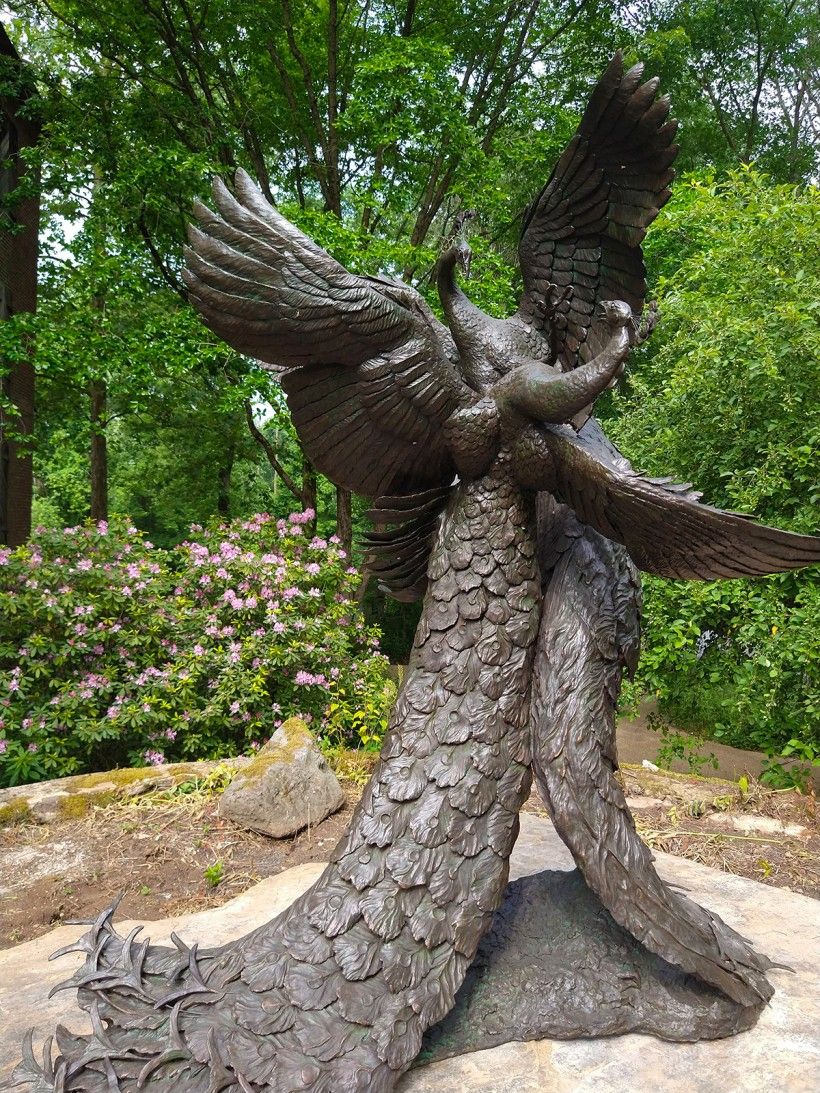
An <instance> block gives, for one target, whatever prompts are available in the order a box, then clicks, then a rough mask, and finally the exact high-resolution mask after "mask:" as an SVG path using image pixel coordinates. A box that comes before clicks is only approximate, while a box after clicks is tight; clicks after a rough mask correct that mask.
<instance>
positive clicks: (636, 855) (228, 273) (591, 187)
mask: <svg viewBox="0 0 820 1093" xmlns="http://www.w3.org/2000/svg"><path fill="white" fill-rule="evenodd" d="M641 78H642V70H641V67H640V66H636V67H635V68H632V69H630V70H629V71H627V72H624V69H623V64H622V60H621V57H620V55H616V56H615V58H614V59H613V61H612V62H611V64H610V65H609V67H608V69H607V71H606V72H605V74H604V76H603V77H602V79H601V80H600V82H599V84H598V86H597V87H596V88H595V90H594V92H593V94H592V97H591V99H590V101H589V104H588V106H587V108H586V111H585V113H584V116H583V119H582V121H581V123H580V126H579V128H578V130H577V132H576V134H575V136H574V137H573V139H572V141H571V142H570V144H569V145H568V146H567V148H566V150H565V151H564V153H563V155H562V156H561V158H560V159H559V161H558V164H557V166H556V167H555V170H554V171H553V173H552V176H551V178H550V180H549V182H548V183H547V184H546V186H545V187H544V189H543V190H542V191H541V193H540V194H539V195H538V196H537V198H536V199H535V201H534V202H533V204H532V206H531V207H530V209H529V210H528V212H527V214H526V216H525V218H524V225H523V232H522V235H521V241H520V247H519V256H520V262H521V272H522V275H523V283H524V293H523V296H522V298H521V301H520V304H519V308H518V311H517V312H516V313H515V315H514V316H512V318H510V319H507V320H498V319H493V318H490V317H489V316H487V315H485V314H484V313H482V312H481V311H480V310H479V309H478V308H476V307H475V306H474V305H473V304H472V303H471V302H470V301H469V299H468V298H467V296H466V295H465V294H464V292H463V291H462V290H461V288H460V287H459V285H458V281H457V269H458V268H459V267H460V268H461V269H462V270H463V269H465V268H466V267H467V265H468V263H469V258H470V252H469V247H468V245H467V243H466V241H465V240H464V239H459V240H457V241H456V242H455V243H454V245H453V246H452V247H451V248H450V249H449V250H448V251H447V252H446V253H445V254H444V255H443V257H442V259H441V262H440V266H439V271H438V287H439V292H440V295H441V302H442V306H443V309H444V313H445V317H446V319H447V323H448V326H449V329H448V327H447V326H445V325H443V324H442V323H441V322H439V321H438V319H437V318H436V317H435V316H434V314H433V313H432V312H431V310H430V308H429V307H428V306H427V304H426V303H425V302H424V300H423V299H422V297H421V296H420V295H419V294H418V293H417V292H416V291H415V290H414V289H412V288H411V287H409V286H408V285H406V284H403V283H399V282H393V281H391V280H388V279H381V278H373V277H363V276H356V275H353V274H351V273H349V272H348V271H347V270H345V269H344V268H343V267H342V266H341V265H339V264H338V263H337V262H335V261H334V260H333V259H332V258H331V257H330V256H329V255H328V254H326V253H325V252H324V251H323V250H321V249H320V248H319V247H318V246H316V245H315V244H314V243H313V242H312V241H311V240H309V239H308V238H306V237H305V236H304V235H303V234H302V233H301V232H299V231H298V230H297V229H296V228H295V227H294V226H293V225H292V224H290V223H289V222H288V221H287V220H285V219H284V218H283V217H282V216H281V215H280V214H279V213H278V212H277V211H276V210H275V209H273V208H272V207H271V206H270V205H269V204H268V203H267V202H266V200H265V199H264V198H263V196H262V195H261V193H260V192H259V191H258V190H257V188H256V187H255V186H254V184H253V183H252V182H251V180H250V179H249V178H248V177H247V175H245V174H244V173H242V172H239V174H238V175H237V177H236V193H235V195H234V194H232V193H230V192H229V191H228V189H227V188H226V187H225V186H224V185H223V184H222V183H221V182H217V183H216V184H215V186H214V202H215V209H214V210H213V211H212V210H210V209H208V208H205V207H204V206H201V205H199V206H197V208H196V213H197V218H198V220H199V226H198V227H192V228H191V232H190V247H189V248H188V250H187V251H186V264H187V268H186V273H185V279H186V283H187V285H188V289H189V291H190V296H191V299H192V300H193V302H194V304H195V305H196V307H197V308H198V309H199V311H200V313H201V315H202V318H203V319H204V321H205V322H206V323H207V325H208V326H209V327H210V328H211V330H213V331H214V332H215V333H216V334H218V335H219V336H220V337H221V338H223V339H224V340H225V341H227V342H228V343H230V344H231V345H232V346H233V347H234V348H235V349H237V350H239V351H240V352H242V353H246V354H248V355H250V356H252V357H255V358H257V359H259V360H261V361H263V362H267V364H269V365H270V366H272V367H274V368H276V369H279V370H281V372H282V385H283V387H284V390H285V392H286V394H287V398H288V402H289V405H290V409H291V412H292V415H293V420H294V423H295V426H296V430H297V432H298V434H299V437H300V440H301V442H302V444H303V446H304V448H305V451H306V452H307V454H308V456H309V457H310V459H311V460H312V462H313V463H314V464H315V466H316V467H317V468H318V469H319V470H320V471H322V472H323V473H324V474H326V475H327V476H328V477H329V478H330V479H331V480H332V481H334V482H335V483H337V484H338V485H340V486H343V487H345V488H347V489H350V490H354V491H356V492H357V493H360V494H363V495H365V496H368V497H370V498H373V499H374V505H373V509H372V513H371V516H372V519H373V523H374V531H373V532H372V534H371V535H370V537H369V541H368V543H369V565H370V567H371V570H372V571H373V572H374V573H376V574H377V576H378V578H379V579H380V581H381V582H382V583H383V584H384V585H385V586H386V587H387V588H388V589H389V590H391V591H392V592H393V594H394V595H396V596H398V597H401V598H404V599H413V598H417V597H420V596H422V595H423V596H424V606H423V610H422V615H421V620H420V622H419V626H418V630H417V632H416V636H415V642H414V645H413V650H412V654H411V657H410V664H409V668H408V671H407V674H406V677H405V680H404V684H403V686H402V688H401V691H400V693H399V696H398V698H397V701H396V704H395V708H394V710H393V713H392V717H391V720H390V726H389V731H388V734H387V736H386V738H385V741H384V746H383V748H382V752H381V759H380V763H379V765H378V767H377V769H376V771H375V773H374V774H373V777H372V779H371V780H370V783H369V784H368V786H367V788H366V789H365V792H364V795H363V797H362V799H361V801H360V803H359V805H358V807H357V809H356V811H355V815H354V817H353V819H352V821H351V825H350V829H349V831H348V833H347V834H346V836H345V837H344V838H343V840H342V841H341V843H340V844H339V846H338V847H337V848H336V851H335V853H334V855H333V860H332V862H331V864H330V865H329V866H328V867H327V869H326V870H325V871H324V873H323V875H322V876H321V877H320V879H319V880H318V881H317V882H316V883H315V884H314V885H313V887H312V888H311V889H310V890H309V891H308V892H307V893H306V894H305V895H304V896H302V897H301V898H300V899H298V900H297V901H296V902H295V903H294V904H293V905H292V906H291V907H290V908H289V909H288V910H287V911H285V912H283V913H282V914H280V915H279V916H277V917H276V918H274V919H273V920H272V921H271V922H269V923H267V924H266V925H264V926H262V927H261V928H259V929H257V930H256V931H254V932H253V933H251V934H250V935H248V936H247V937H244V938H242V939H240V940H239V941H237V942H235V943H233V944H231V945H228V946H226V947H224V948H222V949H216V950H209V951H206V952H203V953H199V952H198V950H197V947H196V945H190V946H189V945H187V944H186V943H184V942H183V941H181V940H179V939H176V942H175V944H176V949H175V950H168V949H164V948H159V947H154V946H150V945H149V944H148V942H147V941H145V942H140V941H139V940H138V936H137V933H136V931H135V932H134V933H133V934H131V935H129V936H128V937H125V938H123V937H120V936H119V935H118V934H117V933H116V931H115V930H114V928H113V925H112V916H113V909H108V910H107V911H104V912H102V914H101V915H100V917H99V919H98V920H97V921H96V922H94V923H92V924H90V930H89V932H88V933H86V934H85V936H84V937H83V938H82V939H81V940H80V941H79V942H78V945H77V948H79V949H80V950H81V951H83V952H85V953H86V962H85V965H84V966H83V967H82V968H81V969H80V970H79V971H78V972H77V973H76V974H75V975H74V976H73V977H72V978H71V980H69V981H68V983H67V984H65V986H70V987H76V988H78V989H79V994H80V1001H81V1004H82V1005H83V1007H84V1008H85V1009H86V1010H87V1011H88V1012H89V1013H90V1015H91V1020H92V1026H93V1031H92V1033H91V1034H89V1035H86V1036H75V1035H73V1034H71V1033H69V1032H67V1031H66V1030H64V1029H59V1030H58V1031H57V1047H58V1053H57V1055H56V1058H52V1047H51V1043H50V1042H49V1043H47V1045H46V1049H45V1053H44V1057H43V1062H42V1063H39V1062H38V1061H36V1060H35V1056H34V1054H33V1051H32V1046H31V1042H29V1043H28V1044H27V1045H26V1048H25V1057H24V1061H23V1063H22V1064H21V1065H20V1067H18V1069H17V1071H16V1072H15V1077H16V1079H17V1080H18V1081H19V1082H20V1083H24V1082H28V1083H30V1085H31V1086H32V1087H33V1088H34V1089H35V1090H37V1091H46V1090H58V1091H61V1093H75V1091H80V1090H83V1091H89V1093H92V1091H93V1093H97V1091H108V1090H123V1091H129V1093H130V1091H132V1090H136V1089H143V1088H148V1089H157V1090H163V1091H171V1090H178V1089H184V1090H187V1091H191V1093H219V1091H221V1090H228V1091H231V1093H239V1091H240V1090H241V1091H243V1093H256V1091H261V1090H265V1091H271V1093H296V1091H300V1090H311V1091H313V1093H353V1091H369V1093H386V1091H388V1090H392V1089H394V1087H395V1086H396V1083H397V1081H398V1079H399V1077H400V1075H401V1074H402V1073H403V1072H404V1071H405V1070H406V1069H407V1068H408V1067H409V1066H410V1064H411V1063H412V1062H413V1060H414V1058H415V1057H416V1055H417V1054H418V1052H419V1050H420V1047H421V1044H422V1037H423V1036H424V1033H425V1030H427V1029H428V1028H429V1027H430V1026H432V1025H434V1024H436V1022H439V1021H441V1019H442V1018H444V1017H445V1015H446V1014H447V1013H448V1011H450V1009H451V1007H452V1006H453V1004H454V999H455V996H456V992H457V991H458V989H459V986H460V985H461V983H462V981H463V980H464V978H465V975H466V974H467V972H468V969H469V967H470V964H471V962H472V961H473V959H474V957H475V954H476V952H477V949H478V946H479V943H480V941H481V939H482V937H483V936H484V935H485V933H486V932H487V931H488V929H489V928H490V926H491V924H492V922H493V916H494V913H495V912H496V911H497V909H498V908H499V906H500V904H501V902H502V897H503V894H504V891H505V887H506V884H507V879H508V863H509V857H510V852H511V850H512V848H513V844H514V843H515V839H516V835H517V833H518V827H519V819H518V813H519V810H520V808H521V806H522V804H523V803H524V801H525V800H526V798H527V796H528V794H529V792H530V787H531V781H532V775H533V772H534V774H535V777H536V779H537V782H538V786H539V788H540V790H541V793H542V795H543V796H544V800H545V803H546V805H547V807H548V809H549V810H550V813H551V815H552V817H553V819H554V822H555V826H556V828H557V830H558V832H559V833H560V835H561V836H562V838H563V839H564V840H565V842H566V843H567V845H568V846H569V848H570V850H571V851H572V853H573V855H574V857H575V860H576V862H577V864H578V867H579V869H580V871H581V872H582V874H583V877H584V878H585V880H586V883H587V885H588V886H589V888H590V889H592V891H593V892H594V893H595V894H596V895H597V897H598V898H599V899H600V901H601V902H602V903H603V904H604V906H605V907H606V908H607V909H608V911H609V912H610V914H611V916H612V917H613V918H614V919H615V920H616V922H617V923H619V924H620V925H621V926H622V927H624V928H625V930H627V931H629V932H630V933H631V934H632V935H633V936H634V937H635V938H637V939H638V940H639V941H640V942H642V943H643V945H644V946H645V947H646V948H648V949H649V950H651V951H652V952H653V953H656V954H658V955H659V956H661V957H663V958H664V960H666V961H668V962H669V963H670V964H674V965H676V966H677V967H679V968H681V969H683V971H684V972H686V973H689V974H690V975H693V976H695V977H697V978H698V979H699V980H701V981H702V982H704V983H705V984H708V985H710V986H711V987H712V988H716V990H717V991H718V992H722V994H723V995H725V996H728V999H731V1000H733V1002H734V1003H735V1004H737V1005H738V1006H740V1007H756V1006H758V1007H759V1006H760V1005H761V1004H762V1003H764V1002H765V1001H766V1000H767V999H768V998H769V997H770V996H771V993H772V988H771V986H770V984H769V982H768V980H767V978H766V971H767V969H768V968H769V967H770V966H771V965H770V964H769V962H768V961H767V960H766V958H765V957H762V956H759V955H758V954H756V953H755V952H754V951H753V949H752V948H751V946H750V944H749V943H748V942H747V941H746V940H745V939H744V938H742V937H740V936H739V935H738V934H736V933H735V932H734V931H733V930H732V929H730V928H729V927H728V926H727V925H726V924H725V923H723V922H722V921H721V920H720V919H719V918H718V917H717V916H716V915H714V914H712V913H710V912H709V911H707V910H704V909H703V908H701V907H699V906H698V905H697V904H695V903H693V902H692V901H691V900H689V899H688V898H687V897H686V896H685V895H683V894H682V893H681V892H679V891H677V890H673V889H671V888H670V887H668V886H667V885H666V884H665V883H664V882H662V881H661V880H660V878H659V877H658V875H657V873H656V872H655V870H654V867H653V865H652V860H651V856H650V854H649V852H648V850H647V849H646V848H645V846H644V845H643V844H642V843H641V841H640V840H639V838H638V836H637V834H636V831H635V827H634V824H633V821H632V818H631V816H630V813H629V810H628V808H627V805H626V802H625V799H624V795H623V791H622V789H621V787H620V785H619V783H618V781H617V780H616V778H615V772H616V770H617V760H616V755H615V745H614V706H615V700H616V698H617V694H618V690H619V687H620V681H621V676H622V673H623V671H624V670H628V669H631V668H634V665H635V662H636V659H637V647H638V623H639V614H640V583H639V579H638V573H637V570H638V569H642V570H645V571H647V572H650V573H657V574H661V575H664V576H667V577H678V578H687V579H712V578H718V577H743V576H747V575H755V574H764V573H774V572H781V571H784V570H789V569H793V568H796V567H799V566H804V565H807V564H809V563H812V562H815V561H818V560H820V539H818V538H814V537H811V536H801V535H794V534H789V533H787V532H784V531H780V530H777V529H773V528H768V527H764V526H762V525H760V524H757V523H755V522H754V521H753V520H751V519H748V518H746V517H743V516H740V515H736V514H733V513H728V512H721V511H719V510H717V509H715V508H711V507H709V506H708V505H704V504H701V503H700V501H699V495H698V494H697V493H695V492H693V491H692V489H691V488H690V487H689V486H684V485H677V484H675V483H673V482H671V481H669V480H666V479H662V480H659V479H653V478H649V477H647V476H645V475H643V474H640V473H638V472H636V471H634V470H633V469H632V468H631V467H630V465H629V463H628V462H627V461H626V460H625V459H624V458H623V457H622V456H621V455H620V454H619V452H618V451H617V450H616V449H615V448H614V447H613V446H612V445H611V444H610V443H609V441H608V440H607V438H606V436H605V435H604V433H603V431H602V430H601V428H600V426H599V425H598V424H597V422H596V421H595V419H594V418H593V417H592V416H591V412H592V407H593V405H594V402H595V399H596V397H597V396H598V395H599V394H600V393H601V392H602V391H604V390H605V389H606V388H607V387H610V386H611V385H613V384H614V383H615V382H616V381H617V379H618V377H619V376H620V375H621V373H622V371H623V368H624V364H625V361H626V359H627V357H628V355H629V352H630V348H631V347H632V346H633V345H634V344H635V342H636V341H638V340H640V339H642V338H644V337H646V336H648V334H649V332H650V331H651V327H652V325H653V322H654V314H653V312H652V311H651V310H650V311H649V312H648V314H647V316H646V317H645V318H644V319H643V320H642V318H641V317H642V315H643V313H644V308H645V294H646V285H645V271H644V265H643V260H642V255H641V243H642V240H643V238H644V235H645V232H646V229H647V227H648V226H649V224H650V223H651V221H652V220H653V219H654V217H655V216H656V215H657V213H658V211H659V209H660V208H661V207H662V206H663V204H664V203H665V202H666V201H667V199H668V197H669V189H668V187H669V184H670V182H671V180H672V177H673V170H672V163H673V161H674V159H675V155H676V151H677V149H676V147H675V146H674V144H673V139H674V135H675V128H676V127H675V123H674V122H672V121H669V120H667V118H668V113H669V105H668V103H667V101H666V100H665V99H663V98H658V97H657V81H656V80H649V81H647V82H645V83H641Z"/></svg>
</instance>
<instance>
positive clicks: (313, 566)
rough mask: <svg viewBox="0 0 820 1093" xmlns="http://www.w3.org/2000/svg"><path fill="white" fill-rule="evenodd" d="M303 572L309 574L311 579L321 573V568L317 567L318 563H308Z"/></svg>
mask: <svg viewBox="0 0 820 1093" xmlns="http://www.w3.org/2000/svg"><path fill="white" fill-rule="evenodd" d="M305 572H306V573H309V574H310V575H311V577H315V576H316V574H317V573H321V572H322V567H321V566H320V565H319V563H318V562H308V564H307V565H306V566H305Z"/></svg>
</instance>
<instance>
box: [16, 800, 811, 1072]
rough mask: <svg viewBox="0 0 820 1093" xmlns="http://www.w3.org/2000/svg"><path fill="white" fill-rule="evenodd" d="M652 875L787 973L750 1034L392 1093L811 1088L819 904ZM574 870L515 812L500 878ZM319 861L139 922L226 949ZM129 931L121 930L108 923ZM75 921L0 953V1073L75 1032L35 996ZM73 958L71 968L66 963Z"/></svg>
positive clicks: (678, 871)
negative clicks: (29, 1046)
mask: <svg viewBox="0 0 820 1093" xmlns="http://www.w3.org/2000/svg"><path fill="white" fill-rule="evenodd" d="M657 858H658V868H659V872H660V873H661V875H662V876H663V877H664V879H666V880H669V881H672V882H674V883H677V884H679V885H681V886H683V887H684V888H686V889H687V890H688V892H689V894H690V895H691V896H692V897H693V898H694V899H696V900H698V902H700V903H703V904H705V905H706V906H708V907H710V908H712V909H714V910H715V911H717V912H718V914H720V916H721V917H722V918H724V919H725V920H726V921H727V922H728V923H729V924H730V925H731V926H733V927H735V929H737V930H739V931H740V932H741V933H743V934H744V935H745V936H747V937H749V938H750V939H751V940H752V941H753V943H754V945H755V947H756V948H757V949H758V950H760V951H761V952H764V953H766V954H767V955H768V956H770V957H771V958H772V959H773V960H775V961H777V962H778V963H780V964H786V965H790V966H791V967H792V968H793V969H794V971H786V970H779V969H775V970H773V971H772V972H771V973H770V975H771V979H772V982H773V984H774V985H775V988H776V993H775V996H774V998H773V1000H772V1002H771V1004H770V1005H769V1006H767V1007H766V1008H765V1009H764V1011H763V1013H762V1014H761V1016H760V1018H759V1021H758V1023H757V1025H756V1026H755V1027H754V1028H752V1029H751V1030H750V1031H749V1032H744V1033H740V1034H739V1035H737V1036H733V1037H730V1038H729V1039H725V1040H718V1041H701V1042H699V1043H691V1044H690V1043H668V1042H664V1041H661V1040H657V1039H655V1038H654V1037H652V1036H645V1035H636V1034H628V1035H624V1036H615V1037H608V1038H597V1039H591V1040H569V1041H558V1040H540V1041H536V1042H532V1043H509V1044H504V1045H503V1046H500V1047H494V1048H492V1049H489V1050H484V1051H477V1052H473V1053H471V1054H468V1055H462V1056H459V1057H456V1058H449V1059H443V1060H441V1061H438V1062H434V1063H429V1064H427V1065H425V1066H420V1067H418V1068H416V1069H414V1070H412V1071H411V1072H410V1073H408V1074H407V1075H405V1077H404V1078H403V1079H402V1081H401V1083H400V1085H399V1090H398V1091H397V1093H545V1091H549V1093H593V1091H594V1093H741V1091H742V1093H772V1091H774V1090H776V1091H778V1093H780V1091H783V1093H816V1091H817V1089H818V1078H817V1076H818V1074H820V971H819V970H818V967H819V966H820V903H818V902H816V901H814V900H811V899H809V898H807V897H805V896H798V895H794V894H793V893H790V892H784V891H782V890H779V889H776V888H769V887H766V886H765V885H762V884H758V883H756V882H755V881H750V880H746V879H744V878H742V877H735V876H731V875H729V874H726V873H719V872H717V871H716V870H714V869H708V868H706V867H705V866H701V865H697V864H695V863H694V862H689V861H686V860H684V859H681V858H674V857H671V856H669V855H665V854H658V855H657ZM545 868H546V869H559V870H561V869H563V870H570V869H571V868H572V860H571V858H570V857H569V854H568V853H567V851H566V850H565V848H564V846H563V844H562V843H561V842H560V840H559V839H558V837H557V836H556V834H555V832H554V830H553V828H552V826H551V825H550V824H549V823H547V822H546V821H544V820H540V819H538V818H536V817H534V816H530V815H526V814H525V815H523V816H522V829H521V837H520V839H519V842H518V845H517V847H516V850H515V852H514V854H513V859H512V876H513V877H521V876H527V875H529V874H533V873H537V872H540V871H542V870H543V869H545ZM321 869H322V866H320V865H304V866H298V867H296V868H295V869H291V870H288V871H287V872H285V873H282V874H280V875H279V876H276V877H271V878H268V879H267V880H265V881H263V882H262V883H261V884H258V885H256V886H255V887H254V888H252V889H250V890H249V891H248V892H246V893H245V894H244V895H242V896H239V897H238V898H237V899H234V900H232V901H231V902H230V903H228V904H225V905H224V906H223V907H219V908H215V909H213V910H209V911H203V912H200V913H199V914H196V915H190V916H187V917H184V918H176V919H164V920H162V921H159V922H155V923H149V924H147V928H146V933H150V934H151V937H152V940H154V941H155V942H162V943H167V942H168V939H169V935H170V932H171V930H174V931H175V932H177V933H178V934H179V935H180V936H181V937H182V938H183V939H184V940H186V941H188V942H192V941H195V940H199V941H200V944H201V945H202V946H203V947H212V946H214V945H220V944H224V943H225V942H227V941H229V940H231V939H232V938H235V937H238V936H240V935H242V934H244V933H247V932H248V931H249V930H252V929H254V928H255V927H256V926H259V925H261V924H262V923H263V922H265V921H267V920H268V919H269V918H270V917H271V916H272V915H275V914H276V913H278V912H279V911H280V910H282V909H283V908H284V907H286V906H287V905H288V904H289V903H290V902H291V901H292V900H293V899H295V898H296V897H297V896H298V895H299V894H300V893H301V892H302V891H304V890H305V889H306V888H307V887H308V886H309V885H310V884H311V883H312V882H313V881H314V880H315V879H316V877H317V876H318V875H319V873H320V872H321ZM118 925H119V929H120V932H122V931H123V930H125V931H126V932H127V930H128V928H129V925H130V924H129V923H120V924H118ZM81 930H82V928H81V927H71V926H63V927H60V928H59V929H57V930H54V931H52V933H50V934H48V935H46V936H45V937H42V938H39V939H38V940H36V941H33V942H28V943H26V944H24V945H19V946H17V947H16V948H14V949H10V950H7V951H5V952H3V953H0V1030H2V1037H0V1077H6V1076H7V1074H8V1072H9V1071H10V1069H11V1067H12V1066H13V1065H14V1064H15V1063H16V1062H17V1060H18V1059H19V1051H20V1047H19V1045H20V1043H21V1040H22V1036H23V1034H24V1032H25V1031H26V1030H27V1029H28V1028H30V1027H31V1026H34V1027H35V1028H36V1031H37V1036H36V1039H38V1040H42V1038H43V1037H44V1036H45V1035H48V1034H50V1033H51V1032H53V1030H54V1027H55V1025H56V1024H57V1023H59V1022H63V1023H65V1024H67V1025H68V1026H69V1027H70V1028H73V1029H78V1030H79V1029H80V1028H81V1027H83V1023H84V1021H85V1015H84V1014H82V1013H81V1012H80V1011H79V1010H78V1009H77V1006H76V1001H75V998H74V997H73V995H72V994H71V993H70V992H68V991H66V992H64V993H62V994H58V995H56V996H55V997H54V998H53V999H51V1001H49V1002H46V994H47V993H48V991H49V989H50V988H51V986H53V985H54V984H55V983H57V982H59V981H60V980H62V979H65V978H66V976H67V975H68V974H70V971H71V969H72V967H74V966H76V965H77V964H78V963H79V962H80V960H79V957H78V956H76V955H73V956H69V957H66V958H63V959H61V960H59V961H56V962H54V963H48V959H47V958H48V955H49V954H50V953H51V952H53V951H54V950H55V949H57V948H59V947H61V946H63V945H65V944H68V943H69V942H70V941H72V940H74V939H75V938H76V937H77V936H78V935H79V933H80V932H81ZM72 962H73V963H72Z"/></svg>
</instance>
